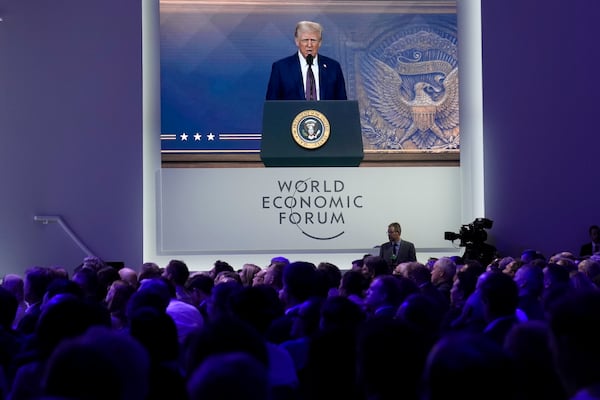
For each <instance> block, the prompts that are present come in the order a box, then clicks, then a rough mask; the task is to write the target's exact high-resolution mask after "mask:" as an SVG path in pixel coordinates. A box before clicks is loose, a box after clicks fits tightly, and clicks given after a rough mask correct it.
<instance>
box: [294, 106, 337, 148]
mask: <svg viewBox="0 0 600 400" xmlns="http://www.w3.org/2000/svg"><path fill="white" fill-rule="evenodd" d="M329 134H330V126H329V121H328V120H327V117H325V115H323V114H322V113H320V112H319V111H316V110H306V111H302V112H301V113H300V114H298V115H296V118H294V121H293V122H292V137H293V138H294V141H295V142H296V143H298V145H299V146H300V147H303V148H305V149H318V148H319V147H321V146H323V145H324V144H325V143H326V142H327V140H328V139H329Z"/></svg>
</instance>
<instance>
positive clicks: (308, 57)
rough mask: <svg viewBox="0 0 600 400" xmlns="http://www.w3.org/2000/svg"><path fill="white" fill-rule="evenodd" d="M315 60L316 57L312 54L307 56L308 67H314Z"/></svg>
mask: <svg viewBox="0 0 600 400" xmlns="http://www.w3.org/2000/svg"><path fill="white" fill-rule="evenodd" d="M313 59H314V57H313V55H312V54H309V55H307V56H306V63H307V64H308V65H313Z"/></svg>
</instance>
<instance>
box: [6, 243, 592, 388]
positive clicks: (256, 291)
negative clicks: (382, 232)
mask: <svg viewBox="0 0 600 400" xmlns="http://www.w3.org/2000/svg"><path fill="white" fill-rule="evenodd" d="M356 261H360V262H353V263H352V264H351V265H335V264H333V263H331V262H328V261H323V262H321V263H318V264H313V263H312V262H308V261H303V260H299V261H289V260H288V259H287V258H285V257H283V256H279V257H274V258H273V259H271V260H270V263H269V264H268V265H267V266H265V267H264V268H262V267H259V266H258V265H257V264H254V263H251V262H248V263H245V264H243V265H242V266H241V268H239V269H238V270H236V269H234V267H233V266H232V265H231V264H229V263H227V262H226V261H223V260H217V261H216V262H215V263H214V265H213V268H212V269H211V270H210V271H206V272H202V271H193V270H190V269H189V268H188V266H187V264H186V263H185V262H184V261H183V260H171V261H170V262H169V263H167V265H166V266H165V267H164V268H162V267H159V266H158V264H156V263H152V262H147V263H144V264H143V265H142V266H140V268H139V272H138V271H136V269H135V268H129V267H121V268H119V269H117V268H118V267H116V266H111V265H107V264H105V263H103V262H102V261H101V260H99V259H97V258H86V259H84V260H83V262H82V264H81V265H78V266H77V267H75V268H74V270H73V275H72V276H71V277H69V274H68V273H66V271H67V269H65V268H62V267H57V266H51V267H43V266H35V267H31V268H28V269H26V270H25V272H24V276H23V277H21V276H19V275H16V274H10V275H6V276H5V277H3V279H2V285H1V286H0V400H29V399H30V400H40V399H42V400H50V399H54V400H59V399H62V400H66V399H78V400H79V399H107V398H111V399H124V400H125V399H127V400H129V399H139V400H155V399H167V398H168V399H174V400H179V399H180V400H200V399H202V400H210V399H241V400H243V399H248V400H259V399H260V400H321V399H323V400H326V399H327V400H328V399H333V398H337V399H343V400H387V399H400V398H401V399H407V400H411V399H414V400H437V399H448V398H460V399H479V398H486V399H503V400H504V399H519V400H521V399H529V398H540V399H548V400H580V399H599V400H600V368H598V365H600V348H599V347H598V346H597V341H598V337H600V311H599V310H600V290H599V287H598V285H599V284H600V256H598V255H593V254H592V255H586V256H584V257H577V256H574V255H573V253H571V252H568V251H560V252H556V253H554V254H552V255H551V256H550V257H545V256H544V255H543V254H541V253H540V252H538V251H536V250H535V249H527V250H526V251H523V252H522V253H521V254H519V255H517V256H514V257H511V256H503V257H498V258H496V259H495V260H493V261H492V262H491V263H490V264H489V265H482V264H481V262H480V261H479V260H471V259H468V258H467V259H462V258H456V257H437V258H432V259H431V260H429V261H430V262H428V263H427V265H426V264H422V263H420V262H418V261H408V262H403V263H400V264H398V265H397V266H395V267H394V269H393V270H392V269H391V268H390V267H389V265H388V264H387V263H386V262H385V260H384V259H382V258H381V257H379V256H371V255H365V256H364V257H363V258H361V259H359V260H356ZM111 268H112V269H111ZM263 277H264V280H263Z"/></svg>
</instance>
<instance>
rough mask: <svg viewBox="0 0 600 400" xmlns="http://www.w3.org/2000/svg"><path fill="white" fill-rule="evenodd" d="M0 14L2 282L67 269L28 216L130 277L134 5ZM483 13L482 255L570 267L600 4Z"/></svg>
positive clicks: (515, 3) (528, 0) (24, 7)
mask: <svg viewBox="0 0 600 400" xmlns="http://www.w3.org/2000/svg"><path fill="white" fill-rule="evenodd" d="M4 3H5V2H4ZM4 3H0V17H1V18H2V19H3V22H0V57H1V58H0V88H1V90H0V133H1V136H0V137H1V138H2V145H1V146H0V182H2V188H3V189H2V192H1V197H0V199H1V200H0V205H1V207H0V274H1V273H6V272H21V271H23V270H24V269H25V268H27V267H29V266H31V265H35V264H39V265H64V266H66V267H67V268H73V267H75V266H76V265H77V264H79V263H80V262H81V260H82V259H83V257H84V256H85V254H83V252H82V251H81V250H80V249H79V248H78V247H77V246H76V245H75V244H74V243H73V241H71V239H70V238H69V237H68V236H67V235H66V234H65V233H64V232H63V231H61V230H60V227H59V226H57V225H56V224H49V225H42V224H39V223H35V222H34V221H33V216H34V215H41V214H50V215H60V216H62V217H63V218H64V220H65V222H67V224H68V225H69V226H70V227H71V228H72V230H73V231H74V232H75V233H76V234H77V235H78V236H79V237H80V238H81V240H82V241H83V242H84V243H85V244H86V245H87V246H88V247H89V248H90V249H91V250H92V251H93V252H95V253H96V254H98V255H99V256H101V257H103V258H104V259H106V260H114V261H124V262H125V263H126V264H127V265H130V266H134V267H135V266H138V265H140V264H141V262H142V89H141V88H142V86H141V83H142V67H141V21H142V17H141V2H140V1H121V0H102V1H97V0H96V1H92V0H89V1H80V0H63V1H61V2H59V3H57V2H44V1H34V0H27V1H12V2H9V3H10V5H5V4H4ZM482 12H483V15H482V18H483V86H484V128H485V129H484V131H485V137H484V139H485V147H484V151H485V188H486V210H487V215H486V216H487V217H488V218H491V219H493V220H494V227H493V229H492V230H491V231H490V241H491V242H493V243H494V244H495V245H496V246H497V247H498V248H499V250H500V251H501V252H503V253H505V254H511V255H515V254H517V253H518V252H520V251H522V250H523V249H525V248H530V247H533V248H536V249H539V250H541V251H543V252H544V253H547V254H549V253H551V252H554V251H558V250H572V251H577V250H578V248H579V245H580V244H581V243H582V242H584V241H586V240H587V227H588V225H589V224H591V223H600V215H599V211H598V208H595V207H596V206H597V204H598V201H597V199H596V198H597V195H596V194H597V193H598V190H599V189H598V187H599V186H598V184H597V183H595V184H594V183H592V182H593V180H594V179H597V171H596V166H595V164H596V155H597V153H598V149H599V148H600V136H599V135H598V134H597V131H596V127H595V123H594V118H595V117H596V116H597V115H598V111H597V107H598V105H599V104H600V101H599V99H598V96H600V90H598V89H599V88H598V83H597V82H598V79H597V78H596V76H595V72H596V71H595V70H594V69H593V67H594V66H595V64H594V62H593V61H595V60H597V59H598V58H599V57H598V54H597V53H598V51H599V50H598V46H597V43H596V42H597V37H598V36H599V34H598V32H597V30H598V26H599V24H598V22H597V21H598V20H600V18H599V17H600V2H597V0H579V1H577V2H567V1H565V0H560V1H559V0H548V1H545V2H539V1H533V0H505V1H497V0H483V1H482ZM464 222H465V223H467V222H470V221H464ZM456 228H458V227H456Z"/></svg>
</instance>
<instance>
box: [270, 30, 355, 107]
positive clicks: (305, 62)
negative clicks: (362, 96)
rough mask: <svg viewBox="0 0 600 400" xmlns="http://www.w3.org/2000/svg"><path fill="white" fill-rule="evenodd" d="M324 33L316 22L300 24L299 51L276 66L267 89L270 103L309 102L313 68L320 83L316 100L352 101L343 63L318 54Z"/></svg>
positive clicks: (295, 36)
mask: <svg viewBox="0 0 600 400" xmlns="http://www.w3.org/2000/svg"><path fill="white" fill-rule="evenodd" d="M322 33H323V27H322V26H321V25H320V24H318V23H316V22H311V21H300V22H298V24H297V25H296V31H295V33H294V40H295V42H296V47H298V52H297V53H296V54H294V55H292V56H289V57H286V58H283V59H281V60H278V61H275V62H274V63H273V66H272V68H271V77H270V78H269V85H268V87H267V95H266V99H267V100H305V99H308V97H309V96H308V93H307V91H306V88H307V82H308V81H309V80H310V73H309V67H311V68H310V69H311V70H312V73H313V75H314V82H315V84H316V95H317V98H316V100H347V99H348V97H347V95H346V81H345V80H344V74H343V73H342V68H341V66H340V63H339V62H337V61H336V60H334V59H332V58H329V57H326V56H323V55H320V54H318V53H319V48H320V47H321V42H322ZM313 66H317V68H314V67H313Z"/></svg>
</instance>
